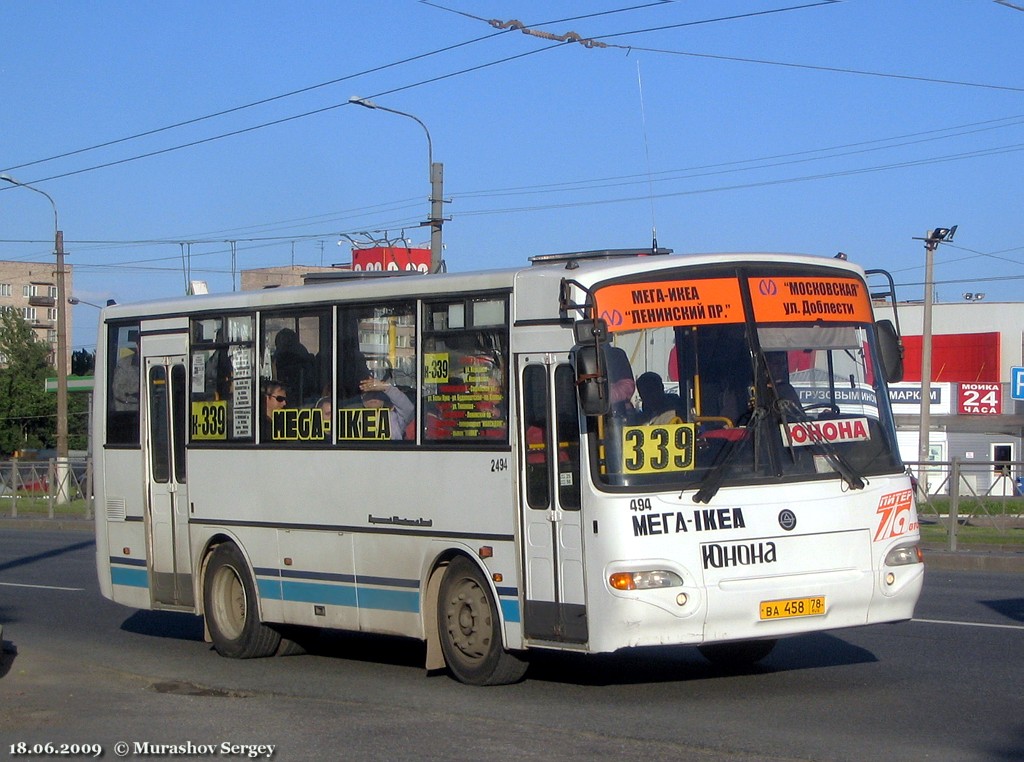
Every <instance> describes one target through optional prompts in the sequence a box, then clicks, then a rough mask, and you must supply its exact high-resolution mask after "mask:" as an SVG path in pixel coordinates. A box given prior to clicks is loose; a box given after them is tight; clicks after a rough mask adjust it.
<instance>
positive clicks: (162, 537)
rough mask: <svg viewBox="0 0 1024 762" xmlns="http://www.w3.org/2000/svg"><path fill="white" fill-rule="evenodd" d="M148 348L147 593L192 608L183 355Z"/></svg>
mask: <svg viewBox="0 0 1024 762" xmlns="http://www.w3.org/2000/svg"><path fill="white" fill-rule="evenodd" d="M156 338H157V340H160V339H165V340H166V339H167V338H170V337H156ZM143 341H144V342H145V337H144V338H143ZM146 349H147V347H146V346H145V343H144V344H143V357H144V360H145V370H146V376H145V378H146V395H145V404H146V420H145V440H144V441H145V443H146V476H147V490H146V525H147V526H146V528H147V530H148V531H147V540H148V542H149V549H148V550H149V559H150V561H149V563H150V569H149V573H150V580H151V595H152V597H153V604H154V607H155V608H190V609H191V608H192V607H193V606H194V604H195V596H194V594H193V592H192V559H191V551H190V548H189V532H188V491H187V489H186V486H185V430H186V428H187V422H188V411H187V409H186V406H185V401H186V399H187V398H188V387H187V380H188V373H187V372H186V368H187V365H186V358H185V356H184V355H166V354H164V355H159V354H158V355H147V353H146Z"/></svg>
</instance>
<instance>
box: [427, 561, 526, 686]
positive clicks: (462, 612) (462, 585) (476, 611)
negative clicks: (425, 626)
mask: <svg viewBox="0 0 1024 762" xmlns="http://www.w3.org/2000/svg"><path fill="white" fill-rule="evenodd" d="M437 627H438V634H439V635H440V639H441V650H442V652H443V653H444V660H445V663H446V664H447V665H448V670H449V671H450V672H451V673H452V675H453V676H454V677H455V679H457V680H458V681H459V682H462V683H466V684H468V685H508V684H509V683H515V682H518V681H519V680H521V679H522V677H523V675H524V674H526V667H527V664H526V661H525V660H523V659H522V658H520V657H519V656H517V655H515V654H513V653H510V652H508V651H506V650H505V649H504V647H503V646H502V642H501V620H500V619H499V617H498V608H497V606H496V605H495V600H494V596H492V595H491V588H490V587H489V586H488V584H487V582H486V580H485V579H484V577H483V575H482V574H481V573H480V570H479V569H478V568H477V566H476V564H474V563H473V562H472V561H470V560H469V559H467V558H466V557H464V556H458V557H456V558H454V559H453V560H452V562H451V563H450V564H448V568H447V569H446V570H445V573H444V578H443V579H442V580H441V590H440V595H439V596H438V600H437Z"/></svg>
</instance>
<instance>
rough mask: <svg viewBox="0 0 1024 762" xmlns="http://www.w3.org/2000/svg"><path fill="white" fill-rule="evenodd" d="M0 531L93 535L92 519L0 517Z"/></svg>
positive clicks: (94, 529) (94, 526)
mask: <svg viewBox="0 0 1024 762" xmlns="http://www.w3.org/2000/svg"><path fill="white" fill-rule="evenodd" d="M0 529H29V530H32V531H35V532H88V533H90V534H93V533H95V531H96V523H95V522H94V521H93V520H92V519H40V518H28V517H25V518H22V517H20V516H19V517H17V518H13V517H10V516H4V517H0Z"/></svg>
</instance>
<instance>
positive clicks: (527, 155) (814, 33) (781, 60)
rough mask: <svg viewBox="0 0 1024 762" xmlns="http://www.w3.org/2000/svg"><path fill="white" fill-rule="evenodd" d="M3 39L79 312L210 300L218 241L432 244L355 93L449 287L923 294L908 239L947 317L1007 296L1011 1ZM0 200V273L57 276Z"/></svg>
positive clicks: (554, 6) (338, 256)
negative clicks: (678, 258) (710, 260)
mask: <svg viewBox="0 0 1024 762" xmlns="http://www.w3.org/2000/svg"><path fill="white" fill-rule="evenodd" d="M491 19H493V20H497V21H498V22H509V21H511V20H513V19H514V20H517V21H519V22H521V23H522V24H524V25H526V26H527V27H528V28H530V29H532V30H536V31H539V32H543V33H546V34H547V35H548V37H542V36H539V35H531V34H525V33H523V32H521V31H517V30H514V29H511V30H510V29H507V28H505V29H503V28H501V27H502V26H503V24H497V25H492V24H488V23H487V21H488V20H491ZM0 25H2V28H3V30H4V32H3V34H4V44H3V51H2V54H0V99H2V103H3V108H2V109H0V172H3V173H7V174H9V175H11V176H13V177H15V178H16V179H18V180H19V181H21V182H25V183H30V184H33V185H35V186H36V187H38V188H40V189H42V190H45V191H46V192H47V193H49V194H50V195H51V196H52V197H53V198H54V200H55V201H56V203H57V206H58V210H59V219H60V226H61V228H62V229H63V231H64V236H65V247H66V249H67V250H68V251H69V252H70V254H69V257H68V262H69V263H70V264H73V265H74V268H75V273H74V293H75V295H76V296H78V297H79V298H80V299H83V300H86V301H92V302H96V303H102V302H103V301H105V300H106V299H108V298H113V299H116V300H117V301H118V302H129V301H136V300H139V299H146V298H155V297H162V296H170V295H176V294H180V293H182V292H183V290H184V287H185V280H186V266H187V268H188V270H189V271H190V274H191V277H192V278H195V279H203V280H206V281H207V282H208V284H209V286H210V289H211V290H212V291H218V292H224V291H230V290H231V289H232V287H233V280H232V262H231V247H230V244H228V243H226V242H227V241H230V240H234V241H236V242H237V243H236V244H235V246H236V260H235V262H236V265H235V266H236V268H237V269H244V268H250V267H267V266H273V265H286V264H289V263H293V262H294V263H295V264H317V265H318V264H321V263H324V264H331V263H336V262H346V261H348V260H349V259H350V247H349V244H348V242H347V241H346V240H345V239H344V238H343V237H342V236H341V234H342V233H346V234H348V235H351V236H353V237H355V238H358V239H364V240H365V239H366V238H367V237H369V236H373V237H383V236H390V237H392V238H398V237H401V236H403V235H404V237H406V238H408V239H411V240H412V241H413V242H415V243H425V242H426V241H427V240H428V238H429V236H428V234H427V232H426V231H425V230H424V229H422V228H419V227H417V224H418V223H419V222H422V220H424V219H425V218H426V216H427V213H428V201H427V199H428V196H429V192H430V188H429V182H428V169H427V153H426V138H425V135H424V133H423V130H422V128H420V127H419V126H418V125H417V124H415V123H414V122H413V121H411V120H409V119H405V118H403V117H400V116H396V115H392V114H388V113H385V112H381V111H370V110H367V109H364V108H360V107H358V106H355V105H351V104H349V103H348V99H349V97H350V96H354V95H358V96H363V97H369V98H372V99H373V100H374V101H376V102H377V103H379V104H380V105H382V106H387V107H388V108H392V109H397V110H400V111H405V112H408V113H410V114H414V115H415V116H416V117H418V118H419V119H421V120H422V121H423V122H424V123H425V124H426V125H427V127H428V129H429V131H430V135H431V138H432V142H433V153H434V160H435V161H440V162H443V163H444V171H445V186H444V191H445V192H444V195H445V197H446V198H447V199H450V201H451V203H448V204H446V205H445V214H446V216H447V217H450V220H449V221H448V222H446V223H445V226H444V240H445V247H446V251H445V260H446V262H447V266H448V269H449V270H450V271H466V270H472V269H489V268H495V267H508V266H517V265H520V264H523V263H525V262H526V261H527V257H529V256H532V255H536V254H546V253H554V252H560V251H569V250H586V249H598V248H618V247H630V246H648V245H650V241H651V230H652V227H656V229H657V235H658V242H659V244H660V245H661V246H664V247H669V248H672V249H674V250H675V251H676V252H677V253H681V254H685V253H690V252H709V251H730V252H743V251H792V252H802V253H810V254H820V255H824V256H831V255H833V254H835V253H836V252H838V251H844V252H846V253H847V254H848V256H849V257H850V259H852V260H854V261H857V262H859V263H861V264H862V265H864V266H865V267H869V268H870V267H886V268H888V269H890V270H891V271H892V272H893V274H894V276H895V277H896V281H897V283H898V284H899V286H900V296H901V297H903V298H910V299H914V298H920V297H921V296H922V294H923V288H922V282H923V277H924V248H923V245H922V243H921V241H919V240H914V238H915V237H921V236H923V235H925V233H926V232H927V231H928V230H929V229H931V228H934V227H949V226H952V225H958V226H959V229H958V231H957V235H956V238H955V240H954V242H953V243H952V244H951V245H943V246H942V247H940V249H939V251H938V252H937V254H936V257H935V280H936V289H935V290H936V294H937V297H938V299H939V300H940V301H957V300H960V299H962V294H963V293H964V292H978V291H981V292H985V293H986V295H987V296H986V301H997V300H1001V301H1011V300H1012V301H1019V300H1020V297H1019V293H1020V291H1021V286H1022V284H1024V230H1022V229H1021V228H1018V227H1017V224H1019V221H1020V217H1021V202H1022V200H1024V188H1022V185H1024V181H1022V177H1024V172H1022V169H1024V161H1022V159H1024V60H1022V59H1024V46H1022V45H1021V44H1020V41H1021V39H1024V2H994V1H993V0H899V1H898V2H892V0H847V1H846V2H814V0H807V1H806V2H802V1H801V0H779V1H777V2H762V1H755V0H678V1H677V2H646V3H645V2H637V1H634V2H631V1H630V0H591V1H590V2H585V3H584V2H559V1H557V0H547V1H546V2H524V1H520V0H476V2H472V3H470V2H465V0H461V2H460V1H458V0H437V2H435V3H431V4H427V3H423V2H418V1H417V0H381V1H380V2H364V3H357V2H351V1H349V2H338V1H336V2H296V3H270V2H260V1H258V0H257V1H256V2H198V1H196V2H160V3H157V2H128V1H127V0H126V1H125V2H107V1H102V0H97V1H94V2H47V1H45V0H32V1H28V0H7V2H5V3H3V4H2V6H0ZM569 32H575V33H576V34H577V35H578V36H579V37H580V38H582V39H583V40H584V41H593V43H592V44H582V43H579V42H560V41H558V39H554V38H560V37H562V38H564V36H565V35H567V33H569ZM601 45H604V47H602V46H601ZM250 104H258V105H250ZM224 112H226V113H224ZM215 115H216V116H215ZM190 144H191V145H190ZM96 146H101V147H98V148H97V147H96ZM182 146H184V147H182ZM85 149H89V150H85ZM4 186H5V187H4V188H2V189H0V259H13V260H34V261H44V260H46V259H48V258H50V257H51V256H52V243H51V242H50V241H51V235H52V229H53V228H52V222H53V220H52V211H51V209H50V208H49V206H48V204H47V203H46V201H45V199H43V198H42V197H41V196H38V195H37V194H34V193H30V192H29V191H26V190H24V189H18V188H15V187H12V186H8V185H7V184H4ZM364 233H365V234H368V235H362V234H364ZM339 241H341V242H342V243H343V244H344V245H341V246H339V245H338V242H339ZM186 242H191V245H190V246H188V247H183V246H182V244H183V243H186ZM183 249H184V250H185V251H189V250H190V252H191V256H190V257H189V259H188V262H187V264H186V263H183ZM74 309H75V313H74V321H75V330H74V335H73V336H72V343H73V345H74V346H75V347H80V346H86V347H88V348H90V349H92V348H93V346H94V344H95V336H96V328H95V321H96V311H95V310H94V309H93V308H91V307H88V306H85V305H79V306H77V307H75V308H74Z"/></svg>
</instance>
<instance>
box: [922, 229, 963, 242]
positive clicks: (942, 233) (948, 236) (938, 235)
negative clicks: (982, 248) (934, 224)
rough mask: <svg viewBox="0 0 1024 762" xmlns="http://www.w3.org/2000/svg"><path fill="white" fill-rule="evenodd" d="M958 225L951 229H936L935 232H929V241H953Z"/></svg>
mask: <svg viewBox="0 0 1024 762" xmlns="http://www.w3.org/2000/svg"><path fill="white" fill-rule="evenodd" d="M956 227H957V226H956V225H954V226H953V227H951V228H935V229H934V230H929V231H928V240H929V241H935V242H941V241H952V240H953V236H954V235H956Z"/></svg>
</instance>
